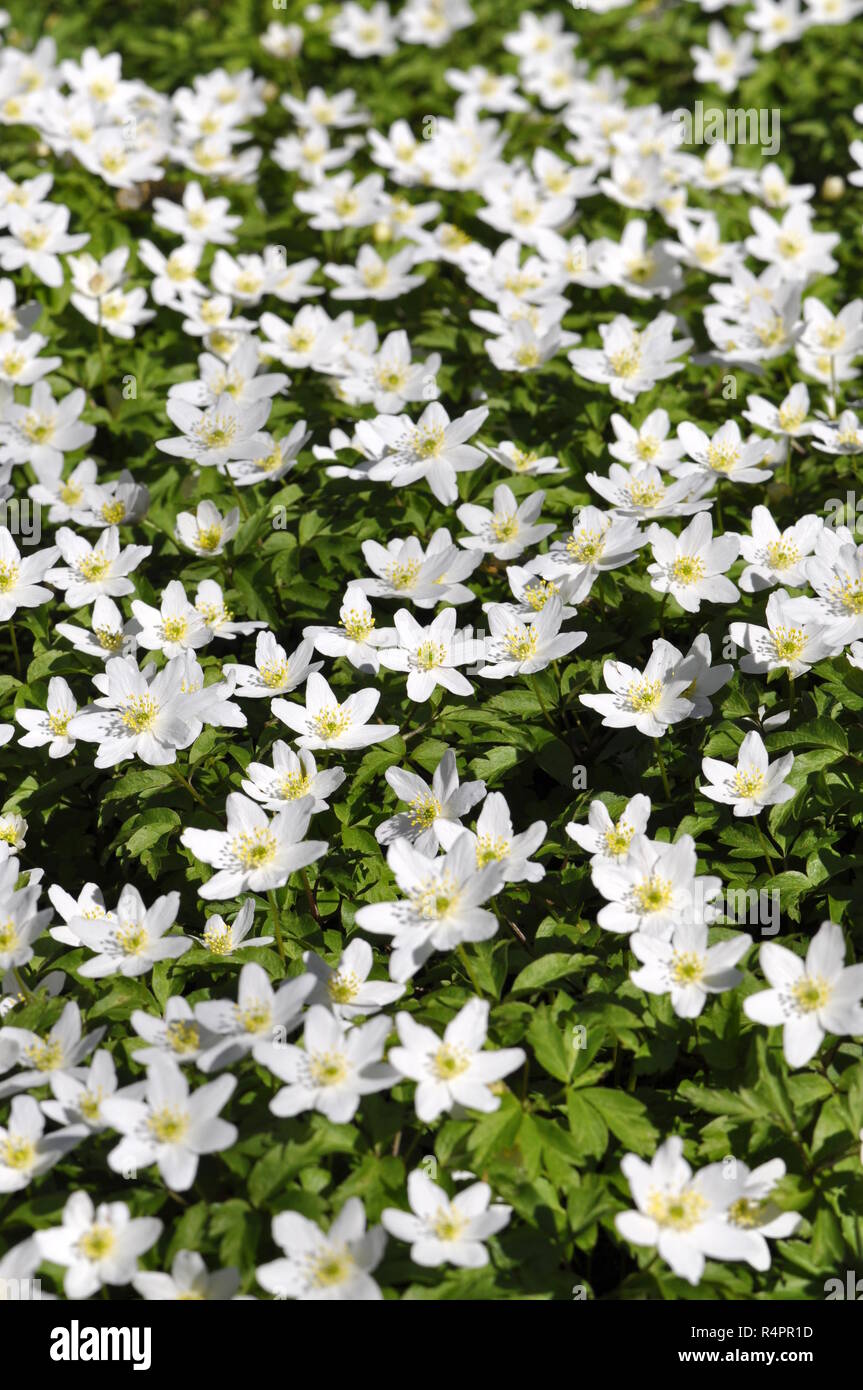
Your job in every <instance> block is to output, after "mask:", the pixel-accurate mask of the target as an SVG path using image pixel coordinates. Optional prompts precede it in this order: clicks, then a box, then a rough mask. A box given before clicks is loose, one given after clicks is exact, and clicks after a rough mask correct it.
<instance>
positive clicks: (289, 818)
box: [180, 792, 328, 901]
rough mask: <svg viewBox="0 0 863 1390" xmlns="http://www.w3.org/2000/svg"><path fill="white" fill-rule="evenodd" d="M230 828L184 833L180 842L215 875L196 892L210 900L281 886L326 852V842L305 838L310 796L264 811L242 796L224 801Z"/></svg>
mask: <svg viewBox="0 0 863 1390" xmlns="http://www.w3.org/2000/svg"><path fill="white" fill-rule="evenodd" d="M225 810H226V813H227V822H228V824H227V829H226V830H195V829H188V830H184V831H183V833H182V835H181V836H180V843H181V844H182V845H184V846H185V847H186V849H189V850H191V851H192V853H193V854H194V855H195V858H196V859H201V860H203V862H204V863H205V864H211V865H212V866H213V868H214V869H215V870H216V872H215V873H214V874H213V876H212V877H211V878H210V879H208V880H207V882H206V883H203V884H202V885H201V887H200V888H199V889H198V895H199V897H202V898H207V899H218V900H219V901H221V900H223V899H225V898H235V897H237V896H238V895H239V894H240V893H266V892H268V891H269V890H270V889H271V888H281V887H282V885H283V884H285V883H287V881H288V879H289V878H290V877H291V874H294V873H296V872H297V871H298V870H299V869H305V868H308V866H309V864H313V863H314V862H315V860H316V859H320V858H321V856H322V855H323V854H326V852H327V848H328V846H327V842H326V841H325V840H306V839H304V836H305V833H306V831H307V830H308V828H309V821H310V820H311V816H312V805H311V798H309V797H301V798H300V799H299V800H298V801H296V802H294V803H293V805H290V806H286V807H284V808H283V809H282V810H280V811H278V812H277V813H276V814H275V816H273V818H272V820H271V819H270V817H269V816H268V815H267V813H266V811H264V809H263V808H262V807H261V806H259V805H258V804H257V803H256V802H254V801H252V800H250V798H249V797H247V796H243V794H242V793H241V792H230V793H229V795H228V798H227V801H226V802H225Z"/></svg>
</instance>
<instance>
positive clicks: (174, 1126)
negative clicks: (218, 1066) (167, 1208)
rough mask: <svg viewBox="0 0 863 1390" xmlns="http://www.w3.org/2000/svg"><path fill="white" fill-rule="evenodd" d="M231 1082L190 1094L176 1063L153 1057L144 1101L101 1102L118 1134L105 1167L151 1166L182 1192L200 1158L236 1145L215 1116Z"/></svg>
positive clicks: (223, 1079)
mask: <svg viewBox="0 0 863 1390" xmlns="http://www.w3.org/2000/svg"><path fill="white" fill-rule="evenodd" d="M236 1084H237V1082H236V1079H235V1077H233V1076H219V1077H217V1078H216V1080H215V1081H210V1082H208V1083H207V1084H206V1085H205V1086H199V1087H198V1089H197V1090H196V1091H193V1092H192V1094H191V1095H190V1094H189V1083H188V1081H187V1080H186V1078H185V1076H184V1075H183V1073H182V1072H181V1071H180V1068H179V1067H178V1066H177V1064H176V1062H173V1061H171V1060H170V1058H168V1057H164V1056H162V1055H161V1054H160V1053H156V1054H155V1055H154V1057H153V1059H152V1061H151V1062H150V1064H149V1067H148V1069H147V1083H146V1098H145V1099H144V1100H130V1099H127V1098H125V1097H119V1096H113V1097H111V1098H110V1099H108V1100H106V1101H103V1102H102V1113H103V1115H104V1117H105V1119H106V1120H107V1122H108V1124H109V1125H110V1127H111V1128H112V1129H116V1130H119V1132H120V1133H121V1134H122V1135H123V1138H122V1139H121V1140H120V1143H119V1144H118V1145H117V1146H116V1148H114V1149H112V1150H111V1152H110V1153H109V1154H108V1167H109V1168H110V1169H111V1171H112V1172H113V1173H126V1172H130V1171H131V1172H133V1173H134V1172H137V1170H138V1169H139V1168H149V1167H150V1165H151V1164H153V1163H155V1164H157V1165H158V1168H159V1173H160V1176H161V1178H162V1181H163V1182H164V1183H165V1186H166V1187H170V1188H171V1189H172V1190H173V1191H175V1192H185V1191H186V1190H187V1189H188V1188H190V1187H191V1186H192V1183H193V1182H194V1181H195V1176H196V1174H197V1172H198V1160H199V1157H200V1155H202V1154H211V1153H221V1151H222V1150H223V1149H229V1148H231V1146H232V1145H233V1144H234V1143H235V1142H236V1139H237V1128H236V1125H232V1124H229V1123H228V1122H227V1121H226V1120H221V1119H219V1118H218V1114H219V1111H220V1110H221V1109H222V1107H223V1106H224V1105H225V1104H226V1102H227V1100H228V1098H229V1097H230V1096H231V1094H232V1093H233V1090H234V1088H235V1086H236Z"/></svg>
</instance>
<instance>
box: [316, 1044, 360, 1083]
mask: <svg viewBox="0 0 863 1390" xmlns="http://www.w3.org/2000/svg"><path fill="white" fill-rule="evenodd" d="M309 1071H310V1072H311V1075H312V1080H313V1081H314V1082H316V1083H317V1085H318V1086H340V1085H341V1083H342V1082H343V1081H345V1080H346V1079H347V1076H348V1073H349V1071H350V1067H349V1065H348V1059H347V1057H346V1056H345V1054H344V1053H343V1052H313V1053H312V1055H311V1057H310V1058H309Z"/></svg>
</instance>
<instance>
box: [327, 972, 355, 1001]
mask: <svg viewBox="0 0 863 1390" xmlns="http://www.w3.org/2000/svg"><path fill="white" fill-rule="evenodd" d="M359 991H360V981H359V979H358V978H357V976H356V975H355V974H354V972H353V970H337V971H336V973H335V974H334V975H331V976H330V978H329V979H328V980H327V993H328V994H329V996H330V998H331V999H332V1001H333V1003H334V1004H350V1002H351V1000H352V999H356V997H357V995H358V994H359Z"/></svg>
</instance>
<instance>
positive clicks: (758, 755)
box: [698, 730, 797, 816]
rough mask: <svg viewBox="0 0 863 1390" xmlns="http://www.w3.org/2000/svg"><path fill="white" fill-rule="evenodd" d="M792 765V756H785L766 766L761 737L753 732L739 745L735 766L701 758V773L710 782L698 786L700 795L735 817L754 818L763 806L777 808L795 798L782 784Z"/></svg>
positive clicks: (767, 762)
mask: <svg viewBox="0 0 863 1390" xmlns="http://www.w3.org/2000/svg"><path fill="white" fill-rule="evenodd" d="M793 766H794V754H793V753H786V754H785V756H784V757H782V758H779V760H778V761H777V762H775V763H774V764H773V766H772V767H771V766H770V763H769V761H768V758H767V749H766V748H765V747H764V742H763V740H762V738H761V735H760V734H759V733H757V732H756V731H755V730H753V731H752V732H751V733H748V734H747V735H746V737H745V738H744V740H743V742H742V743H741V745H740V750H739V752H738V755H737V765H736V767H735V766H732V764H731V763H723V762H720V761H718V760H717V759H716V758H703V759H702V762H701V770H702V772H703V774H704V776H705V777H706V778H707V779H708V781H709V782H710V785H709V786H701V787H699V789H698V790H699V791H700V792H701V794H702V796H709V797H710V799H711V801H722V802H725V803H726V804H727V805H729V806H733V807H734V814H735V816H757V815H758V813H759V811H761V810H763V808H764V807H765V806H778V805H781V804H782V803H783V802H785V801H790V800H791V798H792V797H793V796H796V794H797V791H796V788H795V787H790V786H789V785H788V783H787V782H786V781H785V778H786V777H787V776H788V773H789V772H790V771H791V769H792V767H793Z"/></svg>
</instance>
